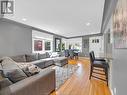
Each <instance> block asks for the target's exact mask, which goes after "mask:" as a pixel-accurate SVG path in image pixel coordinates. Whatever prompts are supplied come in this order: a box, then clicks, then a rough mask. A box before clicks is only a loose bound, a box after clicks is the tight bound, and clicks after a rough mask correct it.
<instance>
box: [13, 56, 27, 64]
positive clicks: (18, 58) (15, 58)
mask: <svg viewBox="0 0 127 95" xmlns="http://www.w3.org/2000/svg"><path fill="white" fill-rule="evenodd" d="M11 59H13V60H14V61H16V62H26V56H25V55H18V56H12V57H11Z"/></svg>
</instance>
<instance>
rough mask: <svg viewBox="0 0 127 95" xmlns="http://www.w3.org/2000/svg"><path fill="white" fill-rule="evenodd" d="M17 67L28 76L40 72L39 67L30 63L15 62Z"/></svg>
mask: <svg viewBox="0 0 127 95" xmlns="http://www.w3.org/2000/svg"><path fill="white" fill-rule="evenodd" d="M17 65H18V66H19V68H21V69H22V70H23V72H24V73H25V74H26V75H27V76H28V77H29V76H32V75H34V74H37V73H39V72H40V70H41V69H40V68H39V67H37V66H35V65H33V64H31V63H20V64H17Z"/></svg>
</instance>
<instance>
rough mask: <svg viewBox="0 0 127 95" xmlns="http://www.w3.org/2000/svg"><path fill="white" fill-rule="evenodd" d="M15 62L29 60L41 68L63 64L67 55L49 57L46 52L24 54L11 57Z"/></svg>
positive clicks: (66, 61)
mask: <svg viewBox="0 0 127 95" xmlns="http://www.w3.org/2000/svg"><path fill="white" fill-rule="evenodd" d="M11 58H12V59H13V60H14V61H16V62H19V63H20V62H30V63H32V64H34V65H37V66H38V67H40V68H41V69H43V68H46V67H48V66H51V65H57V66H64V65H65V64H67V63H68V60H67V57H64V56H61V57H53V58H50V55H49V54H48V53H44V54H24V55H18V56H13V57H11Z"/></svg>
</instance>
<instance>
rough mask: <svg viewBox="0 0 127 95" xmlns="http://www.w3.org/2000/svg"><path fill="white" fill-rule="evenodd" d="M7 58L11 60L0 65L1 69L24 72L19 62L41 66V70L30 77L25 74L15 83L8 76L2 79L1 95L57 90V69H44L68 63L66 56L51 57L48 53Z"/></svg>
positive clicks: (42, 93)
mask: <svg viewBox="0 0 127 95" xmlns="http://www.w3.org/2000/svg"><path fill="white" fill-rule="evenodd" d="M5 59H6V58H5ZM7 60H10V62H9V61H6V60H5V61H4V63H2V65H0V71H2V70H5V71H6V70H8V71H9V70H10V71H11V70H13V69H16V70H17V69H18V70H19V72H20V73H24V72H23V71H22V70H21V68H19V66H18V65H17V64H21V63H25V64H27V63H30V64H33V65H34V66H35V65H36V66H37V67H38V68H40V72H39V73H38V74H35V75H32V76H29V77H27V76H26V75H25V76H23V79H22V80H20V81H18V82H15V83H12V82H11V81H9V80H8V79H7V78H4V79H2V80H0V95H49V94H50V93H51V92H52V91H54V90H55V85H56V84H55V83H56V81H55V70H53V69H46V70H44V71H43V70H42V69H43V68H46V67H48V66H50V65H57V66H63V65H65V64H67V63H68V61H67V58H66V57H54V58H50V56H49V54H48V53H45V54H24V55H18V56H12V57H11V58H7ZM1 62H2V61H1ZM2 73H3V72H2ZM24 77H25V78H24ZM18 78H19V79H20V78H21V77H18ZM6 81H7V82H6ZM1 86H3V88H2V87H1Z"/></svg>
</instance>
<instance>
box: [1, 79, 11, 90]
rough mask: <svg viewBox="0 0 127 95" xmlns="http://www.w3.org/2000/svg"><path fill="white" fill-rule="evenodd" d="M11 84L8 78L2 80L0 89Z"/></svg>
mask: <svg viewBox="0 0 127 95" xmlns="http://www.w3.org/2000/svg"><path fill="white" fill-rule="evenodd" d="M11 84H12V82H11V81H10V80H9V79H8V78H3V79H2V80H0V89H2V88H4V87H7V86H9V85H11Z"/></svg>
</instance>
